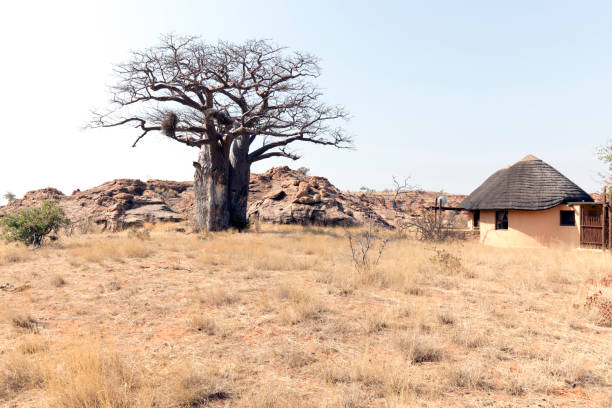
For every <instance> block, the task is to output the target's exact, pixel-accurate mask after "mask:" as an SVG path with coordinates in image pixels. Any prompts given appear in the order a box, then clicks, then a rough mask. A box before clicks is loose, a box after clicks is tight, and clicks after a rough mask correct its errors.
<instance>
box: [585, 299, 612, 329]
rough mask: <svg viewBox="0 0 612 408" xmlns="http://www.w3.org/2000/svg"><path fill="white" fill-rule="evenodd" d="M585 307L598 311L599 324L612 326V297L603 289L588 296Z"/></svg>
mask: <svg viewBox="0 0 612 408" xmlns="http://www.w3.org/2000/svg"><path fill="white" fill-rule="evenodd" d="M585 307H586V308H587V309H588V310H593V309H594V310H595V311H596V313H597V324H599V325H601V326H604V327H612V299H608V298H607V297H605V296H604V294H603V292H602V291H601V290H600V291H599V292H597V293H594V294H592V295H591V296H588V297H587V300H586V303H585Z"/></svg>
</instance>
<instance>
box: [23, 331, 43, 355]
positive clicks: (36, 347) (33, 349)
mask: <svg viewBox="0 0 612 408" xmlns="http://www.w3.org/2000/svg"><path fill="white" fill-rule="evenodd" d="M36 336H37V335H33V336H31V337H28V338H26V339H25V340H24V341H22V342H21V343H19V344H18V345H17V350H18V351H19V352H20V353H22V354H37V353H42V352H43V351H47V350H48V349H49V345H48V344H47V343H46V342H44V341H42V340H40V339H39V338H38V337H36Z"/></svg>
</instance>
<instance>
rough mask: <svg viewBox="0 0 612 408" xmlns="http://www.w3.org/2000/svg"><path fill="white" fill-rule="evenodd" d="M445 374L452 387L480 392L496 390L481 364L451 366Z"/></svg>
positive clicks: (469, 363) (470, 363)
mask: <svg viewBox="0 0 612 408" xmlns="http://www.w3.org/2000/svg"><path fill="white" fill-rule="evenodd" d="M445 374H446V378H447V380H448V383H449V385H450V386H452V387H458V388H467V389H479V390H492V389H493V388H494V387H493V384H492V383H491V382H490V381H489V380H488V378H487V376H486V373H485V369H484V367H483V366H482V365H481V364H480V363H474V362H466V363H464V364H463V365H461V366H457V365H455V366H451V367H449V368H447V369H446V373H445Z"/></svg>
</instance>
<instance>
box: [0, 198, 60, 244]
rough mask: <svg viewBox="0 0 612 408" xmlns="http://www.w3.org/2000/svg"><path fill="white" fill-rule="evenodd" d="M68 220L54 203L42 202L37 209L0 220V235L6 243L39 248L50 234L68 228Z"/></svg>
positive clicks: (23, 211)
mask: <svg viewBox="0 0 612 408" xmlns="http://www.w3.org/2000/svg"><path fill="white" fill-rule="evenodd" d="M69 225H70V219H69V218H68V217H66V214H65V213H64V210H63V209H62V207H60V206H59V205H58V204H57V203H56V202H54V201H44V202H43V203H42V204H41V205H40V206H39V207H32V208H25V209H21V210H18V211H15V212H12V213H8V214H5V215H4V217H2V218H0V227H1V228H2V234H1V235H0V236H1V237H2V238H3V239H4V240H5V241H7V242H21V243H23V244H25V245H30V246H33V247H39V246H41V244H42V243H43V240H44V239H45V238H46V237H47V236H49V235H50V234H51V233H52V232H55V233H57V232H58V231H59V230H60V229H61V228H65V227H68V226H69Z"/></svg>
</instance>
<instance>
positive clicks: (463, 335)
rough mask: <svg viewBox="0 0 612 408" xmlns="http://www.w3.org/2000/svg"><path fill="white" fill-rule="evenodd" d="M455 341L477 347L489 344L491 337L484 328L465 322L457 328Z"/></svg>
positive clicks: (473, 347)
mask: <svg viewBox="0 0 612 408" xmlns="http://www.w3.org/2000/svg"><path fill="white" fill-rule="evenodd" d="M451 339H452V341H453V343H455V344H459V345H462V346H464V347H467V348H469V349H476V348H479V347H483V346H486V345H487V344H489V337H488V336H487V334H486V332H485V330H484V329H482V328H475V327H474V326H472V325H470V324H468V323H464V324H461V325H458V327H456V328H455V330H454V332H453V334H452V337H451Z"/></svg>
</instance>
